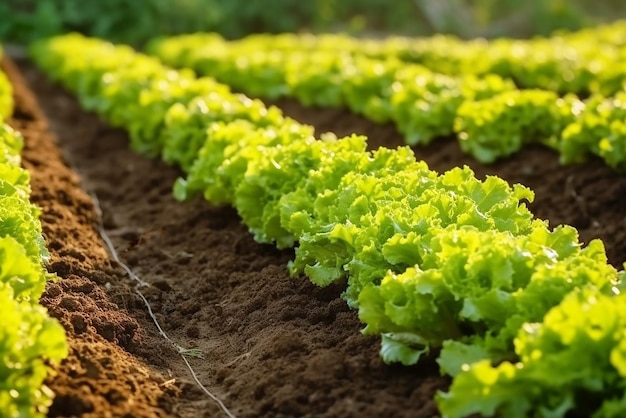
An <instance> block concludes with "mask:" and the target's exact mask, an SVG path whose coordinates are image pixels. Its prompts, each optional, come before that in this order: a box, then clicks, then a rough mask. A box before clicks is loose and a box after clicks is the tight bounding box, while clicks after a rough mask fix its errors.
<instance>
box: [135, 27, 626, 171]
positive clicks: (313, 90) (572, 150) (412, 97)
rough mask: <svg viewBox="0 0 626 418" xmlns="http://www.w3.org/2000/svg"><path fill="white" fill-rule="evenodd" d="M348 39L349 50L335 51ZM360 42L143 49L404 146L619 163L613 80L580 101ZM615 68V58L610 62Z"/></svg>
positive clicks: (623, 138) (170, 41)
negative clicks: (358, 123) (342, 113)
mask: <svg viewBox="0 0 626 418" xmlns="http://www.w3.org/2000/svg"><path fill="white" fill-rule="evenodd" d="M620 28H621V29H622V30H623V31H624V32H626V28H623V27H621V26H620ZM318 38H319V39H318ZM591 39H593V38H591ZM307 40H308V41H307ZM334 41H336V42H334ZM350 42H351V43H353V44H354V45H353V47H350V46H346V47H345V49H344V48H342V47H337V46H338V45H339V46H341V45H345V44H347V43H350ZM372 42H374V44H375V45H376V42H378V44H381V42H380V41H372ZM415 42H417V41H415ZM428 42H430V40H429V41H428ZM432 42H435V44H436V43H437V41H436V40H435V41H432ZM501 42H505V41H501ZM510 42H512V41H510ZM517 42H522V41H517ZM527 42H529V41H527ZM537 42H538V41H537ZM542 42H546V43H548V42H549V43H550V44H551V43H554V42H556V41H554V40H543V41H542ZM363 43H365V46H363V45H362V44H363ZM591 44H593V42H591ZM287 45H289V47H288V46H287ZM298 45H300V47H298ZM367 45H368V44H367V42H365V41H361V40H356V39H350V38H347V37H345V36H343V37H342V35H326V36H323V35H319V36H317V37H315V36H313V35H308V36H305V35H273V36H272V35H255V36H251V37H249V38H246V39H244V40H240V41H226V40H224V39H223V38H221V37H220V36H219V35H216V34H193V35H181V36H175V37H169V38H160V39H155V40H153V41H152V42H151V43H150V44H149V45H148V49H147V50H148V52H149V53H150V54H153V55H155V56H157V57H159V58H160V59H161V60H162V61H163V62H165V63H166V64H168V65H173V66H175V67H185V68H192V69H194V70H195V71H197V72H198V73H200V74H202V75H208V76H211V77H215V78H216V79H217V80H220V81H221V82H224V83H226V84H228V85H230V86H232V87H233V88H236V89H237V90H239V91H242V92H244V93H246V94H249V95H251V96H254V97H264V98H270V99H277V98H281V97H294V98H296V99H298V100H299V101H301V102H302V103H303V104H305V105H315V106H322V107H328V106H333V107H341V106H347V107H348V108H350V109H351V110H352V111H353V112H355V113H358V114H362V115H364V116H365V117H367V118H369V119H371V120H373V121H375V122H380V123H383V122H388V121H391V122H393V123H394V124H395V125H396V126H397V128H398V130H399V131H400V132H401V133H402V134H403V135H404V137H405V141H406V143H407V144H409V145H416V144H428V143H430V142H431V141H433V140H435V139H438V138H442V137H446V136H451V135H455V136H456V137H457V138H458V140H459V144H460V146H461V148H462V150H463V151H464V152H466V153H469V154H471V155H472V156H473V157H474V158H476V159H477V160H479V161H481V162H485V163H489V162H493V161H494V160H496V159H498V158H501V157H505V156H508V155H511V154H513V153H515V152H516V151H518V150H519V149H520V148H522V147H523V146H524V145H525V144H528V143H531V142H536V143H542V144H545V145H547V146H549V147H551V148H553V149H555V150H556V151H558V152H559V153H560V158H561V162H562V163H564V164H567V163H578V162H582V161H584V160H585V159H586V158H587V157H588V156H590V155H597V156H599V157H600V158H602V159H603V160H604V161H605V162H606V163H607V164H608V165H609V166H611V167H613V168H616V169H620V170H621V169H624V168H626V122H624V120H625V118H624V116H625V115H626V92H624V88H623V86H622V85H621V84H620V85H619V86H620V87H619V88H618V87H615V88H613V89H600V88H597V89H595V88H591V86H593V83H594V82H596V81H597V80H598V78H597V77H596V75H594V77H592V78H591V79H590V80H595V81H593V82H592V81H588V83H587V84H586V86H588V87H589V88H591V90H592V91H594V93H593V94H592V95H591V96H589V97H587V98H585V99H584V100H583V98H582V97H581V96H577V95H575V94H573V93H569V94H567V95H565V96H560V95H559V92H558V89H556V88H554V87H553V86H548V85H546V86H542V85H539V84H529V85H528V87H532V88H527V89H521V88H518V87H517V86H516V85H515V83H514V82H513V81H512V80H511V78H507V77H508V76H510V75H508V74H501V72H500V73H499V72H497V71H493V72H485V73H468V72H459V73H454V74H451V75H450V74H448V75H446V74H442V73H439V72H437V70H438V69H439V68H438V66H437V65H431V64H430V63H429V62H428V61H425V62H420V63H419V64H417V63H407V62H406V61H403V60H402V59H400V58H399V57H398V55H397V54H390V55H388V56H384V57H372V56H368V55H367V54H363V53H361V54H358V53H356V51H360V50H364V51H367V50H368V48H367ZM336 48H338V49H336ZM459 48H460V49H461V50H462V51H471V48H466V47H465V46H463V47H459ZM490 48H491V47H490ZM560 48H561V47H555V50H554V51H552V53H551V54H552V55H550V54H548V53H547V52H545V51H543V52H542V50H536V49H535V48H534V47H529V48H528V51H534V52H533V53H535V54H537V56H538V57H539V58H536V59H541V60H543V59H545V60H548V61H549V60H550V59H551V58H554V57H555V56H558V53H562V51H561V49H560ZM576 48H577V46H576V45H573V46H571V47H570V49H572V51H578V50H577V49H576ZM505 49H506V48H505ZM437 50H439V49H438V48H437ZM448 50H449V48H441V50H440V52H441V53H442V54H446V53H447V52H448ZM559 51H560V52H559ZM594 51H595V50H594ZM555 54H557V55H555ZM372 55H373V54H372ZM475 59H476V60H478V61H484V60H485V56H484V54H483V53H476V55H475ZM616 59H617V58H616ZM530 61H531V60H529V59H527V58H524V59H522V60H521V62H523V63H528V62H530ZM512 65H513V64H512ZM622 67H623V66H621V65H618V64H617V62H616V63H614V66H613V67H611V68H620V69H621V68H622ZM514 68H518V67H517V63H515V66H514ZM625 71H626V70H625ZM547 78H548V79H550V80H559V79H562V78H563V77H559V76H557V75H554V74H549V76H547ZM539 87H541V88H542V89H540V88H539ZM551 88H552V89H553V90H550V89H551ZM605 91H610V95H608V94H607V93H605Z"/></svg>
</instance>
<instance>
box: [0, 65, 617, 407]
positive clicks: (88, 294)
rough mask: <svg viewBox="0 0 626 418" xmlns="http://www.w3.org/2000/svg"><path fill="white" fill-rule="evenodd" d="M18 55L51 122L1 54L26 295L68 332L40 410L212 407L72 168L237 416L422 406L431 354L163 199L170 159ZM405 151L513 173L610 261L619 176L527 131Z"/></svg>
mask: <svg viewBox="0 0 626 418" xmlns="http://www.w3.org/2000/svg"><path fill="white" fill-rule="evenodd" d="M18 64H19V68H20V70H21V72H22V73H23V75H24V76H25V78H26V80H27V81H28V84H29V85H30V87H31V88H32V90H33V91H35V92H36V98H37V101H38V103H39V106H40V107H41V109H43V113H44V114H45V116H46V117H47V119H48V121H49V125H50V128H51V130H52V132H53V133H54V134H53V135H50V134H49V133H48V132H47V130H46V123H45V121H44V120H43V116H42V113H41V112H40V111H39V109H38V106H37V104H36V103H35V101H34V99H33V97H32V96H31V95H30V93H29V92H28V91H27V90H26V89H25V87H24V86H23V85H22V84H21V79H20V77H19V74H17V72H15V71H12V68H11V67H10V66H9V67H8V68H7V69H8V70H9V75H10V76H11V79H12V81H13V83H14V84H17V86H16V92H17V94H16V96H17V104H18V110H17V112H16V115H15V117H14V118H13V119H12V121H11V123H12V124H13V125H14V126H15V127H17V128H19V129H21V130H22V131H23V132H24V133H25V136H26V139H27V147H26V150H25V152H24V165H25V166H26V167H27V168H29V169H30V170H31V171H32V173H33V179H32V183H33V200H34V201H35V203H37V204H38V205H39V206H41V207H42V208H43V216H42V223H43V228H44V234H45V237H46V240H47V243H48V246H49V248H50V250H51V253H52V262H51V264H50V270H52V271H55V272H57V273H58V274H59V276H61V277H62V278H63V280H61V281H60V282H58V283H54V284H51V285H49V286H48V289H47V291H46V294H45V295H44V297H43V299H42V303H44V304H45V305H46V306H48V308H49V309H50V312H51V313H52V314H53V315H54V316H56V317H58V318H59V319H60V320H61V322H62V323H63V324H64V326H65V327H66V329H67V330H68V334H69V340H70V345H71V348H72V350H71V356H70V358H69V359H68V360H67V361H65V362H64V363H63V364H62V366H61V368H60V370H58V375H57V376H56V377H53V378H51V379H49V384H50V386H51V387H52V388H53V390H55V391H56V392H57V393H58V396H57V399H56V401H55V403H54V405H53V407H52V409H51V413H50V416H55V417H56V416H81V417H118V416H119V417H128V418H130V417H152V416H156V417H158V416H176V417H216V416H224V415H223V414H222V413H221V411H220V410H219V408H218V407H217V406H216V404H215V402H213V401H212V400H211V399H209V398H208V396H207V395H206V394H205V393H203V392H202V391H201V390H200V389H199V387H198V386H197V385H196V384H195V383H194V382H193V380H192V378H191V376H190V373H189V371H188V370H187V368H186V366H185V364H184V363H183V361H182V360H181V358H180V356H179V355H178V354H177V353H176V350H175V349H174V347H173V346H172V345H171V344H169V343H168V342H167V341H165V340H164V339H163V338H161V337H160V336H159V334H158V332H157V330H156V327H155V326H154V324H153V322H152V320H151V319H150V317H149V315H148V313H147V310H146V307H145V305H144V303H143V301H142V300H141V299H140V298H139V296H138V295H137V294H136V293H135V292H134V287H133V284H134V283H133V281H132V280H130V279H129V278H128V277H127V276H126V275H125V273H124V271H123V270H122V269H121V268H120V267H119V266H118V265H117V264H116V263H115V262H114V261H112V259H111V257H110V256H109V255H108V254H107V252H106V250H105V248H104V246H103V244H102V241H101V240H100V238H99V237H98V230H97V217H96V214H95V211H94V205H93V202H92V200H91V198H90V197H89V194H87V193H86V192H85V191H83V190H82V189H81V188H80V186H81V185H82V187H84V188H85V189H86V190H88V191H89V192H90V193H95V195H97V197H98V200H99V203H100V206H101V207H102V210H103V213H104V226H105V230H106V232H107V234H108V235H109V236H110V237H111V239H112V241H113V243H114V245H115V247H116V248H117V251H118V253H119V255H120V258H121V259H122V260H123V261H124V262H125V263H126V264H128V265H129V266H130V267H131V268H132V269H133V270H134V271H135V272H136V273H137V274H138V275H139V276H140V278H141V279H142V280H145V281H147V282H149V283H150V284H151V286H150V287H149V288H143V289H141V291H142V292H144V294H145V295H146V297H147V299H148V301H149V303H150V305H151V306H152V309H153V310H154V312H155V314H156V317H157V318H158V320H159V321H160V323H161V325H162V326H163V328H164V331H165V332H166V333H167V334H168V335H169V337H170V338H171V339H172V340H173V341H175V342H176V343H177V344H179V345H180V346H183V347H186V348H198V349H200V350H201V351H202V352H203V353H204V358H190V359H189V361H190V363H191V365H192V366H193V368H194V370H196V372H197V375H198V377H199V380H200V381H201V382H202V383H203V384H205V385H206V387H207V388H208V389H209V390H210V391H211V392H213V393H214V394H215V395H217V396H218V397H219V398H220V399H222V400H223V401H224V403H225V404H226V406H227V407H228V408H229V409H230V411H232V413H233V414H235V415H236V416H238V417H265V416H267V417H307V416H308V417H379V416H385V417H416V418H427V417H428V418H430V417H436V416H438V414H437V411H436V407H435V404H434V402H433V396H434V394H435V392H436V391H437V390H438V389H445V388H446V385H447V384H448V382H447V379H445V378H442V377H440V376H439V374H438V370H437V367H436V364H435V363H434V362H433V361H432V359H425V360H424V361H423V362H421V363H420V364H419V365H417V366H415V367H402V366H387V365H384V364H383V363H382V362H381V360H380V359H379V357H378V341H377V340H376V339H374V338H366V337H364V336H362V335H360V333H359V330H360V328H361V325H360V324H359V321H358V319H357V316H356V313H355V312H353V311H350V310H349V309H348V308H347V307H346V305H345V304H344V302H343V301H342V300H341V299H340V298H339V297H338V296H339V294H340V292H341V289H340V288H339V287H330V288H326V289H319V288H316V287H315V286H313V285H311V284H310V283H309V282H308V281H307V280H306V279H305V278H303V277H300V278H290V277H289V276H288V274H287V271H286V263H287V261H288V260H289V259H290V258H291V257H292V255H293V254H292V252H291V251H283V252H279V251H277V250H275V249H274V248H272V247H270V246H264V245H259V244H256V243H255V242H254V241H253V240H252V237H251V236H250V234H249V233H248V232H247V231H246V229H245V227H243V226H242V225H241V224H240V219H239V218H238V216H237V214H236V213H235V211H234V210H232V209H231V208H224V207H214V206H211V205H209V204H208V203H206V202H204V201H201V200H196V201H193V202H191V203H185V204H183V203H179V202H176V201H175V200H174V199H173V198H172V196H171V185H172V183H173V182H174V180H175V179H176V177H177V176H178V175H179V172H178V171H177V170H176V169H173V168H170V167H167V166H166V165H164V164H163V163H161V162H158V161H152V160H148V159H145V158H142V157H140V156H138V155H136V154H134V153H132V152H131V151H129V150H128V141H127V136H126V134H125V133H124V132H121V131H120V130H117V129H112V128H110V127H108V126H107V125H106V124H104V123H102V122H101V121H100V120H99V119H98V118H97V117H96V116H94V115H92V114H88V113H85V112H82V111H81V110H80V109H79V106H78V104H77V103H76V101H75V99H74V98H72V97H71V96H70V95H68V94H67V93H65V92H64V91H62V90H61V89H60V88H58V87H57V86H54V85H53V84H51V83H50V82H49V81H48V80H46V79H45V77H43V76H42V75H41V74H40V73H39V72H38V71H36V70H34V69H33V67H32V66H31V65H30V64H29V63H28V62H26V61H24V60H20V61H18ZM278 104H279V105H281V107H283V108H284V110H285V112H286V113H287V114H289V115H291V116H293V117H295V118H297V119H299V120H300V121H302V122H306V123H311V124H314V125H315V126H316V127H317V128H318V130H319V131H320V132H321V131H327V130H331V131H334V132H336V133H337V134H348V133H352V132H357V133H365V134H367V135H368V136H370V138H371V144H372V146H380V145H387V146H397V145H400V144H401V142H402V141H401V137H400V136H399V135H398V134H397V132H396V131H395V129H394V128H393V127H391V126H379V125H375V124H372V123H370V122H368V121H365V120H363V119H362V118H360V117H357V116H354V115H351V114H349V113H347V112H345V111H343V110H311V109H304V108H302V107H301V106H298V105H297V104H295V103H294V102H292V101H281V102H279V103H278ZM55 137H56V140H58V144H59V145H60V148H61V150H62V155H61V154H60V153H59V149H58V148H57V147H56V145H55ZM417 153H418V156H419V157H420V158H423V159H425V160H426V161H427V162H428V163H429V164H430V166H431V167H432V168H433V169H436V170H437V171H443V170H445V169H448V168H451V167H453V166H455V165H460V164H468V165H470V166H472V167H473V168H474V169H475V170H476V172H477V173H478V174H479V175H484V174H498V175H499V176H501V177H504V178H505V179H507V180H509V181H512V182H521V183H524V184H526V185H528V186H530V187H531V188H532V189H533V190H535V192H536V194H537V198H536V202H535V203H534V204H533V205H532V208H533V210H534V212H535V213H536V214H537V215H538V216H540V217H542V218H548V219H550V220H551V223H552V224H553V225H556V224H558V223H569V224H572V225H574V226H576V227H577V228H579V230H580V231H581V236H582V237H583V239H584V240H585V241H588V240H589V239H591V238H594V237H601V238H603V240H604V241H605V243H606V245H607V250H608V253H609V256H610V259H611V262H612V263H614V264H615V265H621V263H622V262H623V261H624V260H626V251H625V249H626V239H624V238H625V231H626V228H625V224H624V220H623V214H624V213H626V211H625V209H626V198H624V196H626V193H625V191H626V177H624V176H620V175H617V174H615V173H612V172H611V171H610V170H609V169H607V168H605V167H604V166H603V165H602V163H600V162H599V161H595V160H594V161H592V162H590V163H588V164H585V165H584V166H579V167H567V168H563V167H560V166H559V165H558V161H557V157H556V155H555V154H553V153H552V152H550V151H548V150H546V149H543V148H540V147H537V148H528V149H526V150H525V151H523V152H522V153H520V154H518V155H516V156H515V157H513V158H511V159H509V160H507V161H503V162H501V163H498V164H497V165H494V166H491V167H485V166H482V165H479V164H476V163H475V162H474V161H472V160H470V159H469V158H467V157H464V156H463V155H462V154H461V153H460V151H459V149H458V146H457V145H456V144H455V143H454V141H452V140H444V141H441V142H438V143H435V144H433V145H432V146H430V147H428V148H425V149H418V150H417ZM67 165H69V166H71V167H72V168H73V169H74V170H75V172H76V173H78V175H76V174H74V173H73V172H72V171H71V170H70V169H69V168H68V167H67ZM79 178H80V180H79ZM81 182H82V184H81Z"/></svg>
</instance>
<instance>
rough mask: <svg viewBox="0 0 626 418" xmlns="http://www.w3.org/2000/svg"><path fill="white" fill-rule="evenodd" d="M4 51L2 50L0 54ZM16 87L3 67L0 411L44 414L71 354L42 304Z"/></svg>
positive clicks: (40, 253) (41, 257) (39, 240)
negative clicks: (52, 383)
mask: <svg viewBox="0 0 626 418" xmlns="http://www.w3.org/2000/svg"><path fill="white" fill-rule="evenodd" d="M1 52H2V51H0V56H1V55H2V54H1ZM12 113H13V96H12V88H11V85H10V84H9V80H8V79H7V77H6V75H5V74H4V73H2V72H1V71H0V318H2V320H1V321H0V416H1V417H11V418H13V417H39V416H45V413H46V412H47V410H48V407H49V405H50V403H51V399H52V396H53V394H52V393H51V391H50V389H48V388H47V387H46V386H45V385H44V384H43V382H44V379H45V378H46V376H47V375H48V374H49V373H50V371H51V366H53V365H54V364H57V363H58V362H59V361H60V360H61V359H63V358H64V357H65V356H66V355H67V345H66V341H65V332H64V330H63V328H62V327H61V326H60V325H59V323H58V322H57V321H56V320H54V319H51V318H50V317H49V316H48V314H47V311H46V310H45V309H44V308H43V307H42V306H41V305H39V298H40V296H41V295H42V293H43V291H44V286H45V284H46V280H47V279H48V278H51V276H50V275H49V274H48V273H47V272H46V270H45V268H44V263H45V262H46V260H47V259H48V252H47V250H46V247H45V245H44V241H43V237H42V234H41V232H42V230H41V224H40V223H39V218H38V216H39V209H38V208H37V207H35V206H34V205H33V204H32V203H31V202H30V201H29V197H30V175H29V173H28V171H26V170H25V169H23V168H22V167H21V166H20V163H21V158H20V152H21V150H22V147H23V139H22V136H21V135H20V134H19V132H17V131H15V130H13V129H12V128H11V127H10V126H9V125H7V124H5V123H4V122H3V120H5V119H7V118H8V117H9V116H10V115H11V114H12Z"/></svg>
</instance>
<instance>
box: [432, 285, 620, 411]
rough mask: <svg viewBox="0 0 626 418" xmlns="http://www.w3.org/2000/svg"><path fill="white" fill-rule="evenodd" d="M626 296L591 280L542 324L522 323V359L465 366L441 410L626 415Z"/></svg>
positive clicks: (518, 341)
mask: <svg viewBox="0 0 626 418" xmlns="http://www.w3.org/2000/svg"><path fill="white" fill-rule="evenodd" d="M625 318H626V298H625V297H624V296H623V295H618V296H615V295H612V294H606V292H601V291H599V290H598V289H597V288H595V287H594V286H592V285H589V286H584V287H581V288H577V289H575V290H573V291H572V292H571V293H570V294H568V295H567V296H566V297H565V298H564V299H563V301H562V302H561V303H560V304H559V305H557V306H555V307H554V308H552V309H551V310H550V311H549V312H548V313H547V314H546V316H545V318H544V319H543V322H534V323H533V322H529V323H525V324H524V325H523V326H522V327H521V328H520V331H519V333H518V335H517V337H516V338H515V352H516V354H517V355H518V356H519V361H516V362H509V361H505V362H502V363H500V364H498V365H496V366H492V365H491V364H490V362H489V360H483V361H479V362H476V363H473V364H471V365H465V366H464V367H463V371H462V372H461V373H460V374H459V375H458V376H457V377H456V378H455V379H454V381H453V383H452V386H451V388H450V391H449V392H448V393H440V394H439V395H438V397H437V400H438V404H439V407H440V409H441V412H442V414H443V415H445V416H447V417H450V418H455V417H465V416H469V415H471V414H474V413H479V414H481V415H483V416H494V415H496V414H497V415H498V416H507V417H520V418H522V417H528V416H535V417H546V418H547V417H565V416H569V415H567V414H568V412H573V411H575V412H576V414H577V415H579V416H588V417H598V418H599V417H618V416H622V415H623V414H624V413H626V403H624V399H625V395H626V394H625V393H624V391H625V389H624V384H623V379H624V378H625V377H626V367H624V365H625V364H626V361H625V360H624V359H626V333H625V332H624V330H625V329H626V323H625V322H624V321H625Z"/></svg>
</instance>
